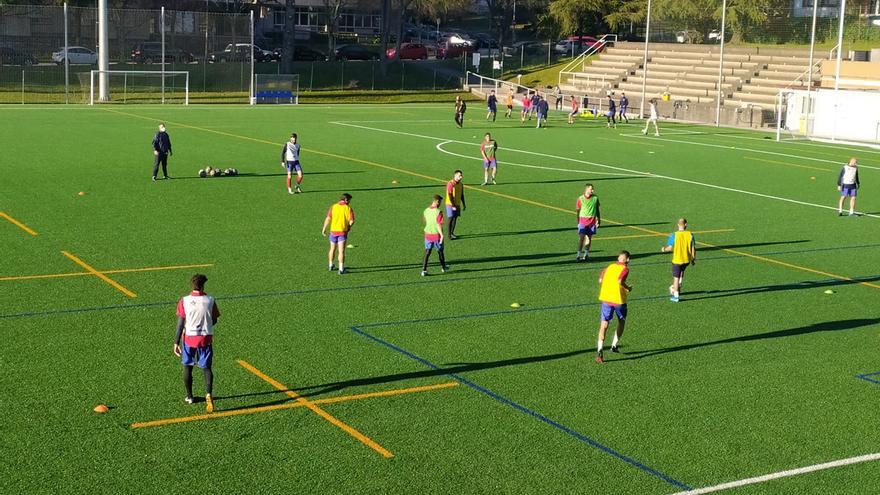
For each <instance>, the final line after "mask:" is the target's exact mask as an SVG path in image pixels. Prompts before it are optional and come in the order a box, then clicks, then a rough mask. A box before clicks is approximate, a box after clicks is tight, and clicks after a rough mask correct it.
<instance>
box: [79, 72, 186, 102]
mask: <svg viewBox="0 0 880 495" xmlns="http://www.w3.org/2000/svg"><path fill="white" fill-rule="evenodd" d="M101 75H104V76H105V79H106V80H107V99H106V100H104V101H101V100H100V99H95V93H96V89H97V85H98V84H99V83H100V79H101ZM79 78H80V85H81V86H82V89H83V100H84V101H85V102H87V103H88V104H89V105H94V104H95V103H162V104H165V103H178V104H180V103H182V104H184V105H189V71H152V70H103V71H102V70H93V71H90V72H89V73H88V76H86V73H85V72H82V73H79Z"/></svg>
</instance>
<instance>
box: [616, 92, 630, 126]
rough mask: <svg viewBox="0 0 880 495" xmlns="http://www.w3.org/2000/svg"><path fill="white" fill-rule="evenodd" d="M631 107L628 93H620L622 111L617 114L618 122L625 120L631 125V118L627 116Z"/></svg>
mask: <svg viewBox="0 0 880 495" xmlns="http://www.w3.org/2000/svg"><path fill="white" fill-rule="evenodd" d="M628 106H629V98H627V97H626V93H620V110H619V111H618V112H617V120H618V121H620V120H623V121H625V122H626V123H627V124H629V117H627V116H626V107H628Z"/></svg>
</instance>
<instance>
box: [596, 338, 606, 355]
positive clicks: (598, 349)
mask: <svg viewBox="0 0 880 495" xmlns="http://www.w3.org/2000/svg"><path fill="white" fill-rule="evenodd" d="M604 346H605V341H604V340H602V339H599V341H598V342H596V352H602V347H604Z"/></svg>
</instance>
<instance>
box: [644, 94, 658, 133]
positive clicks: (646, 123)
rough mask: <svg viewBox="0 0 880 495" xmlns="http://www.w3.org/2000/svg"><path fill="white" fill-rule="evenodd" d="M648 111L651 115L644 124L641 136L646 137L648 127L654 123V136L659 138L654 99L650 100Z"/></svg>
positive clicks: (655, 101)
mask: <svg viewBox="0 0 880 495" xmlns="http://www.w3.org/2000/svg"><path fill="white" fill-rule="evenodd" d="M650 111H651V114H650V116H649V117H648V120H647V121H646V122H645V128H644V129H642V134H644V135H646V136H647V135H648V127H649V126H650V125H651V122H653V123H654V135H655V136H659V135H660V129H659V128H658V127H657V119H658V117H657V100H656V99H651V102H650Z"/></svg>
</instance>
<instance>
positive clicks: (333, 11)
mask: <svg viewBox="0 0 880 495" xmlns="http://www.w3.org/2000/svg"><path fill="white" fill-rule="evenodd" d="M351 4H352V2H351V0H324V16H325V19H326V22H327V53H329V54H332V53H333V49H334V48H335V47H336V33H337V32H338V31H339V18H340V17H342V14H343V11H344V10H345V9H347V8H349V7H351Z"/></svg>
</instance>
